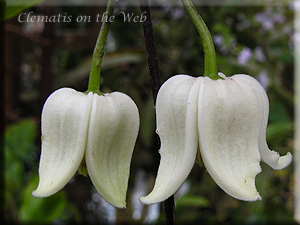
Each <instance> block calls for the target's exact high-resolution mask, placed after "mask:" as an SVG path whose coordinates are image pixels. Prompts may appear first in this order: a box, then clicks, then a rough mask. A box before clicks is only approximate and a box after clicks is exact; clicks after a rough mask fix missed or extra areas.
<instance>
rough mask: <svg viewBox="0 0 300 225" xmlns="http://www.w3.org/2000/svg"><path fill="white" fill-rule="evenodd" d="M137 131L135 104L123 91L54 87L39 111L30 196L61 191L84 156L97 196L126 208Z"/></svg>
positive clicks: (137, 117) (41, 195)
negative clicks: (39, 146)
mask: <svg viewBox="0 0 300 225" xmlns="http://www.w3.org/2000/svg"><path fill="white" fill-rule="evenodd" d="M138 129H139V113H138V109H137V106H136V105H135V103H134V102H133V101H132V99H131V98H130V97H128V96H127V95H125V94H123V93H120V92H114V93H111V94H105V95H103V96H100V95H98V94H93V93H92V92H90V93H88V94H84V93H81V92H77V91H75V90H73V89H70V88H62V89H59V90H57V91H55V92H54V93H52V94H51V95H50V96H49V97H48V99H47V101H46V103H45V105H44V108H43V112H42V153H41V158H40V165H39V184H38V187H37V189H36V190H35V191H33V193H32V194H33V195H34V196H36V197H47V196H49V195H52V194H54V193H56V192H57V191H59V190H60V189H62V188H63V187H64V186H65V185H66V184H67V183H68V182H69V180H70V179H71V178H72V177H73V176H74V174H75V173H76V171H77V170H78V168H79V166H80V163H81V162H82V160H84V158H85V160H86V167H87V171H88V174H89V176H90V178H91V180H92V182H93V184H94V186H95V187H96V189H97V190H98V192H99V194H100V195H101V196H102V197H103V198H104V199H105V200H106V201H107V202H109V203H110V204H111V205H113V206H116V207H119V208H125V207H126V192H127V186H128V177H129V172H130V171H129V170H130V161H131V156H132V152H133V148H134V145H135V141H136V138H137V133H138Z"/></svg>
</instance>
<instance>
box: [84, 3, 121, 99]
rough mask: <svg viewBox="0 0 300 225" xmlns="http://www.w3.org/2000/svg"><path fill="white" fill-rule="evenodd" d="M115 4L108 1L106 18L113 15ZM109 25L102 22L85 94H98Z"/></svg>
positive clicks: (108, 22)
mask: <svg viewBox="0 0 300 225" xmlns="http://www.w3.org/2000/svg"><path fill="white" fill-rule="evenodd" d="M115 2H116V1H115V0H108V3H107V8H106V12H105V13H106V18H110V17H111V16H112V15H113V12H114V5H115ZM109 25H110V21H109V19H106V20H104V21H102V25H101V29H100V32H99V35H98V39H97V42H96V46H95V49H94V53H93V58H92V65H91V70H90V75H89V84H88V90H87V92H90V91H91V92H93V93H97V94H100V73H101V63H102V58H103V54H104V47H105V42H106V39H107V35H108V30H109Z"/></svg>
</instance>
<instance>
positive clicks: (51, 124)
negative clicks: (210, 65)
mask: <svg viewBox="0 0 300 225" xmlns="http://www.w3.org/2000/svg"><path fill="white" fill-rule="evenodd" d="M220 76H222V77H224V80H221V79H220V80H216V81H214V80H211V79H210V78H208V77H198V78H194V77H191V76H188V75H177V76H174V77H172V78H170V79H169V80H168V81H166V82H165V83H164V84H163V86H162V87H161V89H160V90H159V93H158V96H157V102H156V115H157V133H158V135H159V137H160V139H161V149H160V154H161V161H160V166H159V169H158V174H157V178H156V182H155V186H154V189H153V191H152V192H151V193H150V194H149V195H148V196H146V197H141V199H140V200H141V201H142V202H143V203H145V204H152V203H157V202H160V201H163V200H165V199H167V198H168V197H169V196H171V195H172V194H174V193H175V192H176V191H177V189H178V188H179V187H180V186H181V185H182V183H183V182H184V180H185V179H186V178H187V176H188V175H189V173H190V171H191V169H192V167H193V165H194V162H195V159H196V155H197V151H200V154H201V157H202V160H203V162H204V165H205V167H206V169H207V171H208V172H209V174H210V175H211V176H212V178H213V179H214V180H215V181H216V183H217V184H218V185H219V186H220V187H221V188H222V189H223V190H224V191H225V192H227V193H228V194H229V195H231V196H233V197H235V198H237V199H241V200H247V201H255V200H258V199H260V196H259V194H258V192H257V190H256V188H255V176H256V175H257V174H258V173H259V172H260V171H261V168H260V161H261V159H262V160H263V161H265V162H266V163H267V164H269V165H270V166H271V167H272V168H274V169H282V168H284V167H286V166H287V165H288V164H289V163H290V162H291V160H292V156H291V154H290V153H288V154H287V155H285V156H283V157H280V156H279V154H278V153H277V152H274V151H270V150H269V148H268V146H267V143H266V126H267V122H268V114H269V103H268V98H267V95H266V93H265V91H264V89H263V88H262V87H261V85H260V84H259V83H258V82H257V81H256V80H255V79H254V78H252V77H250V76H248V75H234V76H232V77H228V78H226V77H225V76H224V75H222V74H220ZM138 128H139V114H138V109H137V107H136V105H135V103H134V102H133V101H132V100H131V99H130V98H129V97H128V96H127V95H125V94H122V93H119V92H115V93H112V94H106V95H104V96H99V95H97V94H92V93H88V94H83V93H79V92H76V91H74V90H73V89H69V88H63V89H60V90H58V91H56V92H54V93H53V94H52V95H51V96H50V97H49V98H48V99H47V101H46V103H45V105H44V108H43V113H42V154H41V159H40V167H39V176H40V180H39V185H38V188H37V190H35V191H34V192H33V195H34V196H37V197H46V196H49V195H51V194H54V193H55V192H57V191H59V190H60V189H62V188H63V187H64V186H65V185H66V184H67V182H68V181H69V180H70V179H71V177H72V176H73V175H74V174H75V172H76V171H77V169H78V167H79V165H80V163H81V161H82V160H83V159H84V157H85V160H86V166H87V170H88V174H89V176H90V177H91V180H92V182H93V184H94V185H95V187H96V189H97V190H98V192H99V194H100V195H101V196H102V197H103V198H104V199H105V200H106V201H108V202H109V203H110V204H112V205H114V206H116V207H121V208H124V207H125V206H126V191H127V185H128V178H129V169H130V161H131V156H132V151H133V148H134V144H135V140H136V137H137V133H138ZM197 149H199V150H197Z"/></svg>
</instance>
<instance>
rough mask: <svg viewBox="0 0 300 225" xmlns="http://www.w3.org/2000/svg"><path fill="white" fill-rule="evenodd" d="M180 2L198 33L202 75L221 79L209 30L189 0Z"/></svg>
mask: <svg viewBox="0 0 300 225" xmlns="http://www.w3.org/2000/svg"><path fill="white" fill-rule="evenodd" d="M181 1H182V4H183V6H184V8H185V10H186V11H187V13H188V14H189V16H190V18H191V20H192V22H193V23H194V25H195V27H196V29H197V31H198V33H199V34H200V37H201V40H202V43H203V51H204V76H207V77H209V78H211V79H213V80H218V79H223V78H222V77H220V76H219V75H218V67H217V58H216V52H215V46H214V43H213V40H212V38H211V35H210V33H209V30H208V28H207V26H206V25H205V23H204V21H203V20H202V18H201V16H200V15H199V13H198V12H197V10H196V8H195V6H194V5H193V3H192V2H191V1H190V0H181Z"/></svg>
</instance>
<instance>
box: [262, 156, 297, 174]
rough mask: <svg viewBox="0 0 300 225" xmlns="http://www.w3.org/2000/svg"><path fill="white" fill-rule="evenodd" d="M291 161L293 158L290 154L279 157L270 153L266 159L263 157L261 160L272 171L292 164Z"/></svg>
mask: <svg viewBox="0 0 300 225" xmlns="http://www.w3.org/2000/svg"><path fill="white" fill-rule="evenodd" d="M292 159H293V156H292V154H291V153H290V152H288V153H287V154H286V155H284V156H279V153H278V152H275V151H270V152H269V155H268V156H267V157H266V156H265V157H263V160H264V161H265V162H266V163H267V164H268V165H269V166H270V167H272V168H273V169H274V170H281V169H284V168H285V167H287V166H288V165H289V164H290V163H291V162H292Z"/></svg>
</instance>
